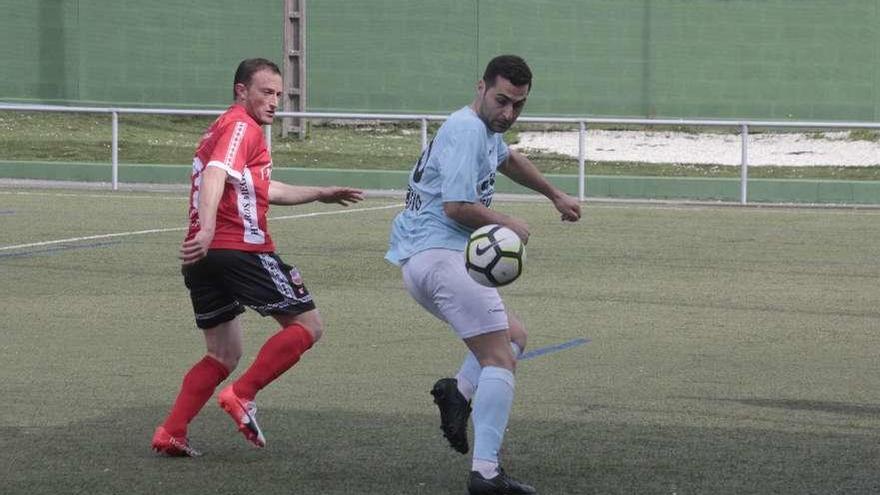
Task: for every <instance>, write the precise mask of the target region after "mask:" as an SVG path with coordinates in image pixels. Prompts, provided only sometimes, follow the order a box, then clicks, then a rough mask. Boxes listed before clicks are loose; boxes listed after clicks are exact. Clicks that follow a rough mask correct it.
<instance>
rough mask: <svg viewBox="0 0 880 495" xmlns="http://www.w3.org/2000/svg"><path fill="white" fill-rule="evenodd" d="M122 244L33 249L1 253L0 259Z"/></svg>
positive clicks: (116, 242) (117, 242)
mask: <svg viewBox="0 0 880 495" xmlns="http://www.w3.org/2000/svg"><path fill="white" fill-rule="evenodd" d="M121 242H122V241H107V242H92V243H89V244H62V245H60V246H52V247H46V248H42V249H31V250H29V251H19V252H17V253H0V259H2V258H20V257H27V256H37V255H40V254H55V253H57V252H60V251H72V250H74V249H92V248H100V247H107V246H112V245H114V244H120V243H121Z"/></svg>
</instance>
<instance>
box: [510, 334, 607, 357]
mask: <svg viewBox="0 0 880 495" xmlns="http://www.w3.org/2000/svg"><path fill="white" fill-rule="evenodd" d="M590 342H591V341H590V339H584V338H580V339H574V340H569V341H568V342H563V343H561V344H557V345H551V346H547V347H541V348H539V349H535V350H533V351H529V352H526V353H524V354H523V355H522V356H520V357H519V360H520V361H525V360H526V359H532V358H536V357H538V356H543V355H544V354H551V353H554V352H559V351H564V350H566V349H571V348H572V347H577V346H579V345H584V344H589V343H590Z"/></svg>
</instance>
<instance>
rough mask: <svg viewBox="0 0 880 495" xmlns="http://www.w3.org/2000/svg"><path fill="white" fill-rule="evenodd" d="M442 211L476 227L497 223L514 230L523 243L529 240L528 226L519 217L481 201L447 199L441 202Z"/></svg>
mask: <svg viewBox="0 0 880 495" xmlns="http://www.w3.org/2000/svg"><path fill="white" fill-rule="evenodd" d="M443 212H444V213H446V216H448V217H449V218H451V219H453V220H455V221H456V222H458V223H460V224H462V225H466V226H468V227H471V228H474V229H478V228H480V227H482V226H483V225H488V224H490V223H497V224H499V225H504V226H505V227H507V228H509V229H510V230H512V231H514V232H516V235H518V236H519V238H520V239H522V241H523V244H525V243H527V242H529V226H528V224H526V222H524V221H522V220H520V219H519V218H515V217H511V216H508V215H505V214H503V213H500V212H498V211H495V210H493V209H492V208H487V207H486V206H484V205H483V204H482V203H479V202H476V203H468V202H465V201H447V202H444V203H443Z"/></svg>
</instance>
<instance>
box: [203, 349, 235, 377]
mask: <svg viewBox="0 0 880 495" xmlns="http://www.w3.org/2000/svg"><path fill="white" fill-rule="evenodd" d="M208 354H210V355H211V357H213V358H214V359H216V360H217V361H220V364H222V365H223V366H225V367H226V369H227V370H229V372H230V373H231V372H232V371H233V370H234V369H235V368H236V367H238V361H239V360H240V359H241V350H235V349H215V350H213V351H211V352H209V353H208Z"/></svg>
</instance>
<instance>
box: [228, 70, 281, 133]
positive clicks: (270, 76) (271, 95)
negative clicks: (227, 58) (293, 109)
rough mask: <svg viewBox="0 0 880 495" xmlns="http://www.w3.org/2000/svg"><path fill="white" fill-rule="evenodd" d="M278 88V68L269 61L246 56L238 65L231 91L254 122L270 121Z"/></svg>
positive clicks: (273, 113)
mask: <svg viewBox="0 0 880 495" xmlns="http://www.w3.org/2000/svg"><path fill="white" fill-rule="evenodd" d="M281 90H282V87H281V70H280V69H279V68H278V66H277V65H275V63H273V62H272V61H269V60H266V59H264V58H249V59H245V60H242V61H241V63H240V64H238V69H236V71H235V81H234V82H233V84H232V94H233V97H234V98H235V102H236V103H239V104H241V105H243V106H244V108H245V109H246V110H247V113H248V114H249V115H250V116H251V117H253V119H254V120H256V121H257V123H259V124H262V125H265V124H271V123H272V120H273V119H274V118H275V109H276V108H278V100H279V98H281V94H282V92H281Z"/></svg>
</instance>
